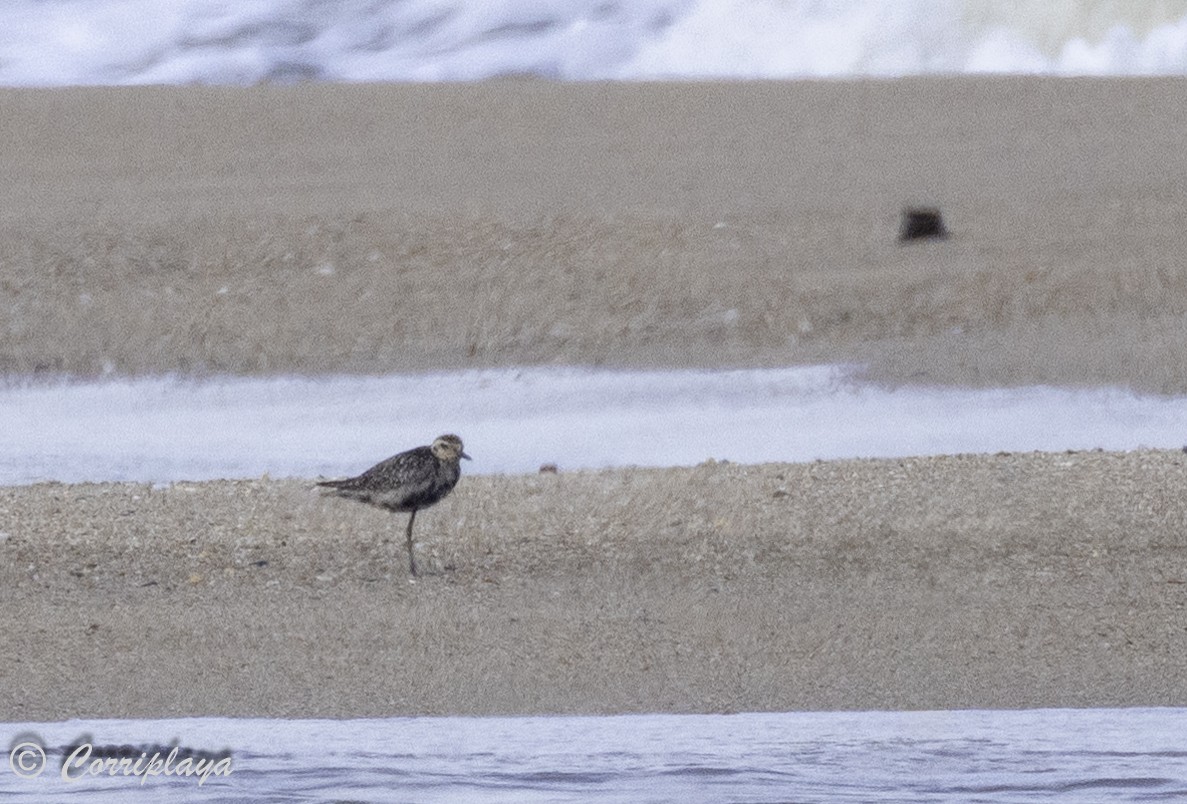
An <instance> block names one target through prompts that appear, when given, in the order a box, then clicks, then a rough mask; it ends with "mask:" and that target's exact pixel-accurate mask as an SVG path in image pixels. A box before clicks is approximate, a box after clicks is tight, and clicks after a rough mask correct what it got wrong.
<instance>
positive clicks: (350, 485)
mask: <svg viewBox="0 0 1187 804" xmlns="http://www.w3.org/2000/svg"><path fill="white" fill-rule="evenodd" d="M462 458H465V459H466V460H467V461H468V460H470V456H469V455H467V454H466V453H465V451H464V450H463V448H462V440H461V439H460V438H458V437H457V436H455V435H442V436H437V437H436V438H435V439H433V443H432V444H431V445H429V446H427V447H416V448H415V449H410V450H408V451H407V452H401V453H400V454H399V455H393V456H392V457H390V458H388V459H387V460H386V461H381V462H379V463H377V464H375V465H374V466H372V467H371V468H370V469H368V470H367V471H365V472H363V473H362V474H361V475H359V476H358V477H348V478H347V479H345V480H326V481H324V482H321V483H318V484H317V485H319V486H324V487H326V488H328V489H331V493H333V494H336V495H338V496H339V497H347V498H349V499H352V500H358V501H359V502H365V503H369V504H371V505H375V506H378V507H380V508H385V509H387V510H388V511H393V512H407V513H409V514H411V516H409V517H408V530H407V531H406V532H405V534H404V535H405V538H406V539H407V543H408V569H409V571H410V572H411V573H412V575H413V577H415V576H416V556H415V554H414V553H413V552H412V523H413V522H415V521H416V512H417V511H419V510H420V509H421V508H428V507H429V506H430V505H433V504H435V503H437V502H439V501H440V500H441V499H442V498H443V497H444V496H445V495H446V494H449V492H451V491H453V487H454V486H456V485H457V481H458V478H459V477H461V474H462V467H461V459H462Z"/></svg>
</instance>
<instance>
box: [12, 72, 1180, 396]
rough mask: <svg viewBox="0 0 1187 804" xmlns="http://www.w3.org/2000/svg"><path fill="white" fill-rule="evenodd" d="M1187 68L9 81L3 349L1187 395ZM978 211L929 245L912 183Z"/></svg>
mask: <svg viewBox="0 0 1187 804" xmlns="http://www.w3.org/2000/svg"><path fill="white" fill-rule="evenodd" d="M1182 89H1183V82H1182V80H1180V79H1173V78H1167V79H1108V80H1105V79H1100V80H1086V79H1085V80H1079V79H1041V78H955V79H904V80H895V81H853V82H767V83H761V82H760V83H742V82H738V83H717V84H696V83H690V84H599V83H591V84H555V83H549V82H542V81H526V80H525V81H511V80H507V81H496V82H486V83H480V84H469V85H428V86H379V85H376V86H328V85H311V86H297V87H288V88H284V87H253V88H208V87H170V88H126V89H77V90H76V89H61V90H3V91H0V127H2V131H3V135H4V141H5V156H4V157H3V160H4V161H3V167H4V177H5V180H4V182H2V183H0V309H3V310H4V311H5V319H6V320H5V323H6V330H5V337H4V338H3V339H2V340H0V370H3V371H5V372H10V373H11V372H15V373H18V374H28V373H35V372H36V373H51V374H52V373H62V372H65V373H69V374H76V375H88V376H90V375H97V374H102V373H105V372H107V373H111V372H114V373H124V374H145V373H148V374H153V373H160V372H168V371H182V372H184V373H196V374H200V373H225V372H230V373H238V374H244V373H275V372H290V373H291V372H297V373H312V374H317V373H324V372H351V373H376V372H378V373H384V372H390V371H419V370H428V369H438V368H466V367H476V366H493V365H502V366H505V365H524V364H542V363H543V364H551V363H560V364H582V365H608V366H639V365H644V366H709V367H717V366H735V365H796V364H803V363H815V362H850V361H860V362H866V363H868V364H869V366H870V372H871V374H872V375H873V376H875V377H877V378H879V379H881V380H884V381H886V382H890V383H896V382H904V381H907V382H935V383H949V382H951V383H961V384H967V385H981V386H996V385H1002V384H1015V385H1016V384H1027V383H1059V384H1116V385H1128V386H1132V387H1135V388H1138V389H1140V390H1144V391H1153V392H1171V393H1183V392H1187V329H1185V328H1184V327H1183V326H1182V320H1183V315H1184V313H1185V312H1187V268H1185V267H1184V265H1183V262H1182V260H1180V259H1179V256H1180V255H1181V254H1183V253H1184V252H1185V251H1187V233H1185V232H1187V230H1185V229H1184V227H1183V226H1182V221H1183V220H1184V218H1185V217H1187V182H1184V181H1183V176H1184V175H1185V173H1187V152H1185V151H1184V149H1183V148H1182V137H1181V130H1182V120H1183V119H1184V117H1185V116H1187V95H1185V94H1184V93H1183V91H1182ZM911 204H934V205H938V206H939V207H940V209H941V210H942V212H943V213H944V215H945V219H946V222H947V224H948V228H949V229H950V230H951V232H952V237H951V238H950V239H949V240H947V241H945V242H943V243H935V244H923V245H913V246H909V247H904V246H902V245H900V244H898V243H897V241H896V233H897V230H898V225H899V217H900V213H901V211H902V209H903V208H904V207H905V206H907V205H911Z"/></svg>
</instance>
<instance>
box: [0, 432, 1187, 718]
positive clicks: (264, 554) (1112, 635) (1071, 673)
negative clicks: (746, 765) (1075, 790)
mask: <svg viewBox="0 0 1187 804" xmlns="http://www.w3.org/2000/svg"><path fill="white" fill-rule="evenodd" d="M1185 480H1187V456H1185V455H1184V454H1183V453H1181V452H1136V453H1129V454H1114V453H1102V452H1090V453H1075V454H1047V455H1044V454H1025V455H987V456H955V457H943V458H929V459H908V460H896V461H839V462H819V463H812V464H800V465H777V464H771V465H762V466H740V465H732V464H722V463H716V464H706V465H702V466H698V467H695V468H688V469H667V470H621V471H607V472H599V473H574V474H565V473H562V474H559V475H539V476H518V477H499V476H494V477H472V478H464V479H463V482H462V484H461V485H459V487H458V490H457V491H456V492H455V494H454V495H453V496H452V497H450V498H449V499H447V500H446V501H445V502H443V503H441V504H440V505H439V506H438V507H436V508H434V509H431V510H430V511H426V512H425V513H424V514H422V515H421V516H420V517H418V519H417V525H418V528H419V531H418V532H419V534H420V540H421V543H420V548H419V555H420V561H421V563H422V566H423V567H424V568H425V569H426V570H427V572H428V574H427V575H426V577H422V578H420V579H419V580H417V581H415V582H413V581H411V580H410V579H409V576H408V575H407V570H406V563H405V558H404V552H403V543H402V541H403V540H402V528H403V521H404V520H403V517H396V516H392V515H389V514H386V513H384V512H382V511H378V510H374V509H369V508H366V507H364V506H360V505H357V504H353V503H350V502H349V501H344V500H340V499H336V498H322V497H320V496H319V495H318V493H317V492H316V491H313V490H311V489H310V487H309V484H305V483H302V482H298V481H268V480H258V481H239V482H213V483H205V484H176V485H173V486H170V487H167V488H158V489H153V488H152V487H150V486H145V485H112V484H106V485H79V486H64V485H42V486H30V487H22V488H7V489H0V510H3V512H4V518H5V521H6V522H8V523H11V524H10V525H9V526H8V527H10V528H11V530H10V531H9V532H8V535H7V537H6V539H5V540H4V542H3V543H2V544H0V555H3V557H4V562H3V571H2V575H0V589H2V590H3V593H2V594H3V596H4V598H3V605H4V607H5V611H6V618H5V624H4V626H3V627H4V630H5V632H6V633H5V638H6V645H7V649H6V650H5V651H4V652H3V655H0V673H2V674H3V677H4V678H6V679H8V680H9V681H8V683H6V684H5V685H4V688H3V690H2V692H0V719H4V720H39V719H59V718H68V717H80V716H82V717H99V716H129V717H166V716H174V715H201V714H210V715H244V716H248V715H251V716H274V717H276V716H302V717H310V716H332V717H345V716H385V715H409V714H472V715H485V714H508V713H521V714H527V713H611V712H651V711H667V712H736V711H785V710H809V709H915V708H927V709H932V708H935V709H942V708H985V707H1005V708H1014V707H1067V706H1156V705H1179V706H1181V705H1183V702H1184V701H1187V678H1185V677H1184V674H1183V673H1182V672H1181V668H1182V667H1183V666H1184V662H1187V639H1184V632H1185V630H1187V625H1185V621H1184V609H1185V606H1187V558H1185V557H1184V550H1185V548H1187V503H1185V502H1184V499H1183V495H1182V488H1183V484H1184V482H1185Z"/></svg>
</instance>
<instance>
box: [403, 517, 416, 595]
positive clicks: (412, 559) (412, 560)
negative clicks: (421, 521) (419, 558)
mask: <svg viewBox="0 0 1187 804" xmlns="http://www.w3.org/2000/svg"><path fill="white" fill-rule="evenodd" d="M415 521H416V509H415V508H413V509H412V515H411V516H409V517H408V531H407V533H406V534H405V537H406V538H407V540H408V570H409V572H411V573H412V577H413V578H415V577H416V556H415V555H414V554H413V552H412V523H413V522H415Z"/></svg>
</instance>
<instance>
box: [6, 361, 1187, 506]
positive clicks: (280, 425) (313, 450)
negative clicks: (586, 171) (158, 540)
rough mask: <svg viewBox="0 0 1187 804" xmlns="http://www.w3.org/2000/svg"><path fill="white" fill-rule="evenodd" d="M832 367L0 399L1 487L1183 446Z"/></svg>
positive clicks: (136, 383) (544, 373)
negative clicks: (397, 461)
mask: <svg viewBox="0 0 1187 804" xmlns="http://www.w3.org/2000/svg"><path fill="white" fill-rule="evenodd" d="M850 376H851V371H850V370H848V369H846V368H845V367H837V366H833V367H812V368H792V369H770V370H738V371H647V372H615V371H591V370H583V369H537V368H533V369H517V370H491V371H468V372H458V373H449V374H431V375H416V376H390V377H330V378H313V379H307V378H280V379H250V378H247V379H245V378H222V379H215V380H209V381H202V382H198V381H189V380H182V379H175V378H154V379H139V380H111V381H102V382H94V383H69V382H62V383H54V384H27V385H10V386H8V387H6V388H0V484H5V485H11V484H21V483H31V482H37V481H42V480H60V481H63V482H80V481H104V480H143V481H156V482H169V481H173V480H185V479H188V480H202V479H213V478H235V477H257V476H259V475H262V474H264V473H267V474H270V475H272V476H273V477H285V476H293V477H315V476H318V475H325V476H342V475H347V474H355V473H357V472H359V471H361V470H363V469H366V468H367V467H368V466H370V465H371V464H372V463H375V462H377V461H379V460H381V459H383V458H385V457H387V456H388V455H391V454H393V453H395V452H398V451H400V450H403V449H406V448H408V447H411V446H416V445H418V444H423V443H427V442H428V441H429V440H431V439H432V438H433V436H435V435H438V434H440V433H445V432H456V433H458V434H459V435H461V436H462V437H463V439H465V442H466V449H467V452H469V453H470V454H471V455H473V456H474V461H473V463H472V464H467V465H466V467H465V468H466V470H467V471H472V472H477V473H517V472H534V471H536V470H537V469H538V468H539V466H540V465H541V464H543V463H556V464H558V465H559V466H560V467H561V468H563V469H577V468H593V467H604V466H621V465H632V464H633V465H641V466H679V465H691V464H696V463H699V462H701V461H703V460H705V459H707V458H716V459H719V460H720V459H728V460H731V461H736V462H742V463H758V462H766V461H809V460H813V459H816V458H847V457H893V456H903V455H925V454H945V453H960V452H996V451H999V450H1008V451H1029V450H1064V449H1092V448H1096V447H1101V448H1104V449H1110V450H1124V449H1134V448H1138V447H1152V448H1178V447H1181V446H1182V445H1183V444H1184V442H1185V440H1187V400H1184V399H1182V398H1168V397H1150V396H1136V395H1134V394H1131V393H1128V392H1125V391H1120V390H1115V389H1087V390H1068V389H1058V388H1047V387H1031V388H1019V389H1010V390H960V389H920V388H902V389H898V390H887V389H883V388H878V387H873V386H869V385H864V384H861V383H858V382H856V381H853V380H852V379H850Z"/></svg>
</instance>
